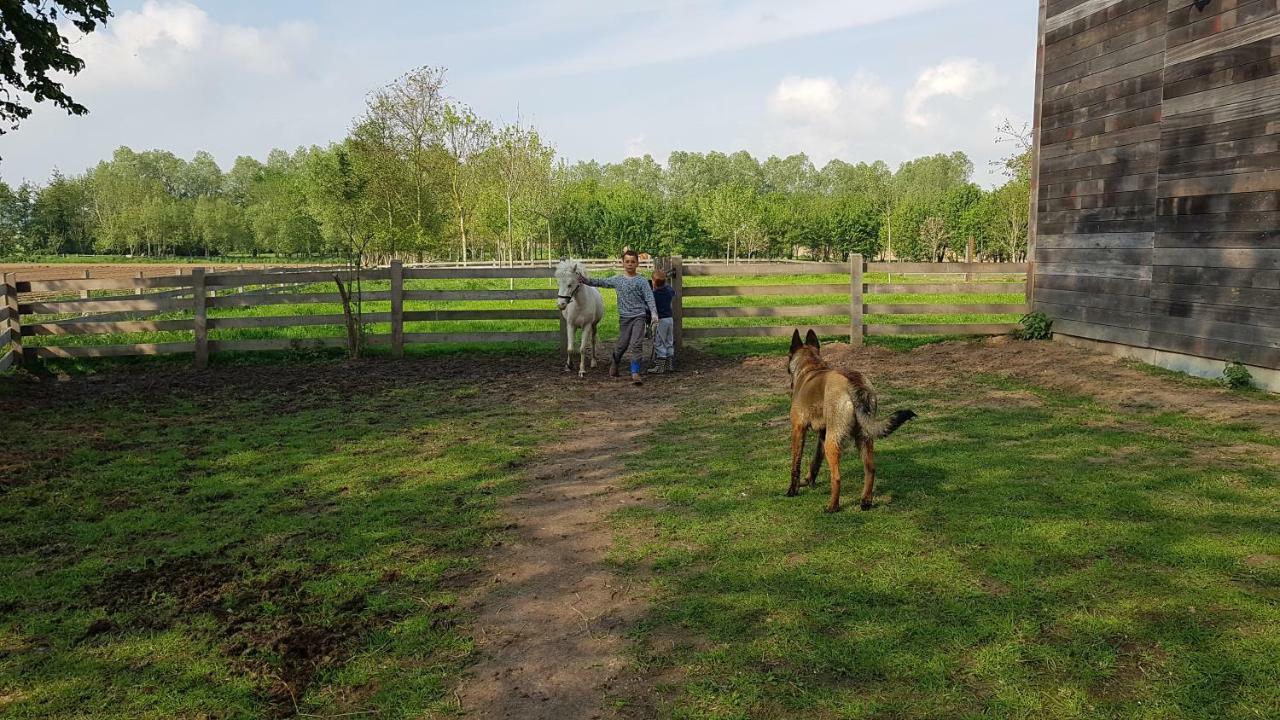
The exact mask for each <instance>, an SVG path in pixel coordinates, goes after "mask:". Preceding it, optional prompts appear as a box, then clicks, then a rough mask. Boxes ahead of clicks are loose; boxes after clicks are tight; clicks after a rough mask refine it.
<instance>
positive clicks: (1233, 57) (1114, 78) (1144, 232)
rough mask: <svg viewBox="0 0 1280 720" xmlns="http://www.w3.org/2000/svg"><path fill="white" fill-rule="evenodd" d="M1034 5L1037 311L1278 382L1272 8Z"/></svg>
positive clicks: (1250, 3) (1259, 3)
mask: <svg viewBox="0 0 1280 720" xmlns="http://www.w3.org/2000/svg"><path fill="white" fill-rule="evenodd" d="M1041 8H1042V13H1043V16H1042V18H1041V27H1042V31H1041V32H1042V36H1041V50H1040V52H1041V53H1042V55H1041V58H1040V61H1039V65H1040V76H1039V77H1038V78H1037V81H1038V83H1039V84H1038V88H1039V89H1038V96H1039V100H1038V102H1039V105H1038V107H1037V123H1036V128H1035V133H1036V138H1035V139H1036V142H1037V147H1038V162H1037V167H1036V172H1035V175H1034V177H1033V193H1034V199H1033V203H1034V205H1035V208H1034V213H1035V217H1034V221H1033V223H1032V227H1033V240H1032V242H1033V251H1032V258H1033V260H1034V270H1033V279H1034V281H1033V287H1034V305H1035V307H1036V309H1039V310H1042V311H1044V312H1046V313H1047V314H1049V315H1050V316H1051V317H1053V318H1054V319H1055V326H1054V327H1055V330H1057V331H1058V332H1061V333H1063V334H1067V335H1075V336H1079V337H1085V338H1091V339H1095V340H1104V341H1109V342H1121V343H1124V344H1127V345H1134V346H1138V347H1150V348H1155V349H1159V350H1168V351H1173V352H1180V353H1187V354H1192V355H1199V356H1203V357H1210V358H1214V359H1220V360H1241V361H1243V362H1246V363H1249V364H1253V365H1259V366H1263V367H1269V368H1280V302H1278V301H1280V0H1210V3H1209V5H1208V6H1207V7H1206V8H1205V9H1204V10H1203V11H1201V10H1196V9H1195V8H1194V7H1193V6H1192V2H1191V0H1049V1H1048V2H1042V3H1041Z"/></svg>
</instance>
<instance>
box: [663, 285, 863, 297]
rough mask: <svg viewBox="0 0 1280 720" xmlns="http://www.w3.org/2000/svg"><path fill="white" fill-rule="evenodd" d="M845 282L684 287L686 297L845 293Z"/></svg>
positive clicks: (846, 291)
mask: <svg viewBox="0 0 1280 720" xmlns="http://www.w3.org/2000/svg"><path fill="white" fill-rule="evenodd" d="M848 292H849V286H848V285H846V284H845V283H814V284H810V285H702V286H698V285H694V286H691V287H686V288H684V294H685V296H686V297H727V296H735V295H845V294H847V293H848Z"/></svg>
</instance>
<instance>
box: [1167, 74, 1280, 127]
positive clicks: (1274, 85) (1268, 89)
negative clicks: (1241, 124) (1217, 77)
mask: <svg viewBox="0 0 1280 720" xmlns="http://www.w3.org/2000/svg"><path fill="white" fill-rule="evenodd" d="M1277 94H1280V75H1271V76H1268V77H1261V78H1258V79H1256V80H1249V81H1246V82H1241V83H1235V84H1232V85H1224V86H1222V87H1216V88H1212V89H1210V90H1202V91H1200V92H1195V93H1191V94H1189V95H1182V96H1180V97H1176V98H1169V99H1166V100H1165V101H1164V114H1165V117H1169V118H1174V117H1177V116H1178V115H1185V114H1187V113H1193V112H1202V111H1204V110H1210V109H1214V108H1219V107H1223V106H1225V105H1233V104H1235V103H1241V102H1245V101H1247V100H1252V99H1254V98H1260V97H1267V96H1274V95H1277Z"/></svg>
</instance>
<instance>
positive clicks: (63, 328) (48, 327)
mask: <svg viewBox="0 0 1280 720" xmlns="http://www.w3.org/2000/svg"><path fill="white" fill-rule="evenodd" d="M193 328H194V324H193V322H192V321H191V320H135V321H123V322H99V321H81V320H74V321H66V320H64V321H59V322H52V323H36V324H34V325H24V326H23V327H22V333H23V334H24V335H95V334H101V333H138V332H185V331H188V330H192V329H193Z"/></svg>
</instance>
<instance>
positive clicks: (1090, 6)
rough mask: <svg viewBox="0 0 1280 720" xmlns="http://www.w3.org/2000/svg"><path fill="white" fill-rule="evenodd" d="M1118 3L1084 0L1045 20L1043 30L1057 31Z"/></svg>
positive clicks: (1105, 0)
mask: <svg viewBox="0 0 1280 720" xmlns="http://www.w3.org/2000/svg"><path fill="white" fill-rule="evenodd" d="M1119 3H1120V0H1085V1H1084V2H1082V3H1080V4H1079V5H1076V6H1075V7H1073V8H1071V9H1070V10H1066V11H1064V12H1061V13H1059V14H1057V15H1054V16H1053V17H1050V18H1047V19H1046V20H1045V24H1044V27H1045V30H1057V29H1059V28H1061V27H1064V26H1066V25H1070V24H1071V23H1073V22H1075V21H1077V20H1081V19H1083V18H1086V17H1088V16H1090V15H1092V14H1094V13H1096V12H1100V11H1102V10H1106V9H1107V8H1110V7H1111V6H1113V5H1117V4H1119Z"/></svg>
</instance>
